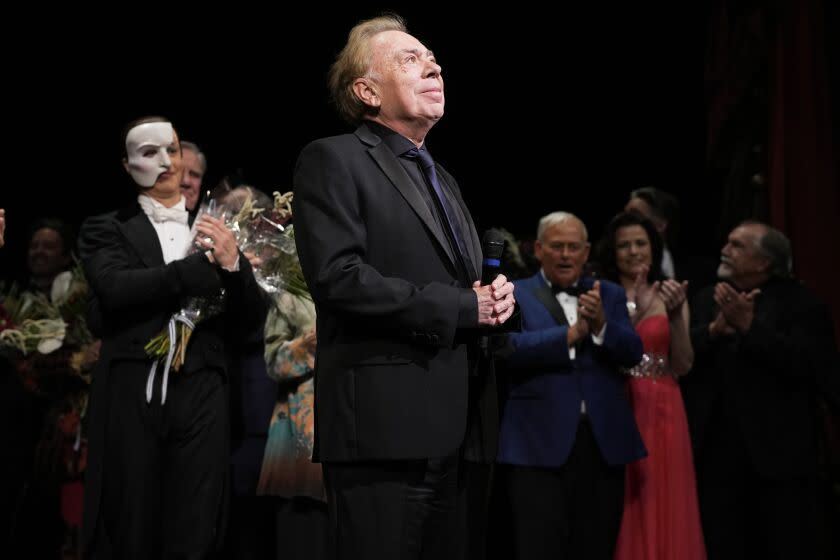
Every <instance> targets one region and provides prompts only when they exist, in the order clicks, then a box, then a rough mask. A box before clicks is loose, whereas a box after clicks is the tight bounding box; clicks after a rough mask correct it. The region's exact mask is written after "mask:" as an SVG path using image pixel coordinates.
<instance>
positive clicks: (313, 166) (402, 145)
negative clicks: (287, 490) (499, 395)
mask: <svg viewBox="0 0 840 560" xmlns="http://www.w3.org/2000/svg"><path fill="white" fill-rule="evenodd" d="M410 147H413V146H412V145H411V144H410V142H409V141H408V140H407V139H405V138H402V137H400V136H398V135H396V133H394V132H393V131H390V130H388V129H386V128H385V127H382V126H380V125H377V124H373V123H369V124H363V125H362V126H360V127H359V128H358V129H357V130H356V131H355V133H354V134H345V135H342V136H336V137H331V138H324V139H320V140H317V141H315V142H313V143H311V144H309V145H308V146H306V147H305V148H304V149H303V151H302V152H301V154H300V156H299V159H298V162H297V167H296V172H295V180H294V195H295V197H294V201H293V206H294V216H295V224H296V226H295V228H296V242H297V247H298V253H299V256H300V263H301V267H302V269H303V273H304V276H305V278H306V281H307V285H308V286H309V289H310V291H311V293H312V298H313V300H314V302H315V306H316V310H317V332H318V347H317V351H316V357H315V451H314V453H315V457H316V460H320V461H321V462H323V463H324V464H325V481H326V484H327V490H328V496H329V504H330V508H331V515H333V516H334V518H335V516H336V515H339V513H337V512H336V511H335V507H336V505H335V504H336V501H337V500H342V501H343V500H348V501H343V502H342V503H343V504H345V505H346V504H348V503H349V505H347V507H348V508H351V509H352V507H353V503H351V502H352V499H350V498H348V497H347V495H346V494H347V493H346V492H344V491H345V490H347V488H349V487H351V486H352V487H354V488H355V487H356V486H357V485H358V484H360V483H361V482H362V481H364V482H365V483H366V484H368V488H371V489H373V490H371V493H377V492H379V490H376V489H377V488H381V487H382V486H383V485H385V484H386V483H385V480H386V479H389V480H392V481H393V482H395V484H398V485H399V486H398V487H399V488H405V486H404V485H409V486H410V485H411V484H413V482H412V481H417V480H421V481H422V480H424V477H425V479H434V480H436V481H440V479H442V478H443V479H445V478H446V476H438V475H439V474H440V473H441V472H445V473H449V474H451V475H452V476H449V478H450V479H454V478H456V477H457V472H454V471H452V470H447V469H453V468H455V469H456V470H457V467H454V466H455V465H456V464H457V463H458V460H459V458H460V456H461V454H462V453H466V454H467V455H470V456H471V457H472V458H474V459H475V460H485V461H492V458H493V455H494V453H495V437H496V434H495V433H493V434H492V435H491V436H488V435H486V434H487V433H489V432H491V431H493V432H494V431H495V430H494V426H495V424H494V423H493V418H492V416H493V414H497V413H496V411H495V410H493V408H494V407H487V406H480V405H478V404H477V403H473V405H472V406H470V404H469V402H470V396H469V386H470V385H471V384H472V385H473V386H474V387H473V388H474V392H473V394H480V393H482V392H485V387H484V386H485V381H486V380H487V379H488V377H487V372H486V370H485V371H482V372H480V375H479V372H477V371H476V367H477V363H478V360H477V356H478V353H479V348H478V344H477V343H478V339H479V336H478V334H479V329H478V328H477V327H478V324H477V320H478V309H477V298H476V296H475V293H474V292H473V290H471V289H470V286H471V284H472V282H473V281H474V280H476V279H478V278H479V270H478V264H480V263H481V245H480V241H479V238H478V234H477V233H476V231H475V226H474V224H473V221H472V218H471V217H470V214H469V211H468V210H467V208H466V205H465V204H464V201H463V199H462V197H461V193H460V190H459V188H458V185H457V183H456V181H455V179H454V178H453V177H452V176H451V175H450V174H449V173H447V172H446V170H445V169H444V168H443V167H441V166H440V165H436V166H435V170H436V173H437V177H438V178H439V180H440V186H441V187H442V189H441V190H442V194H443V196H445V197H447V202H448V205H449V207H450V208H451V209H453V214H454V215H453V216H451V218H452V219H453V220H457V221H458V224H457V226H458V229H459V230H460V232H461V233H462V234H463V237H464V239H463V242H464V243H463V245H464V249H465V253H466V254H458V253H457V252H456V251H458V249H456V247H457V246H458V245H457V244H456V243H454V242H453V241H452V239H451V238H450V237H448V235H447V230H446V227H447V226H446V223H445V221H444V220H445V216H444V215H443V214H442V213H436V211H435V204H433V202H434V200H433V198H432V196H433V195H432V194H431V190H426V185H425V184H424V183H423V178H422V175H420V168H419V167H418V166H417V164H416V163H414V162H408V163H406V162H405V161H402V160H401V159H400V158H399V156H400V154H401V153H402V152H403V151H404V149H408V148H410ZM470 372H472V373H474V374H476V375H474V376H472V381H471V380H470V379H471V376H470ZM492 387H494V385H492ZM489 392H490V393H493V395H492V399H493V401H494V404H495V394H494V393H495V391H489ZM468 409H472V410H474V411H475V412H476V414H475V415H473V416H472V417H471V418H470V419H469V420H468ZM484 414H487V415H488V417H487V418H484V419H483V420H482V421H476V420H475V417H476V416H477V415H484ZM496 421H497V419H496ZM468 425H469V426H470V427H471V428H474V429H480V430H483V431H484V435H474V434H472V435H470V436H469V437H468V436H467V431H468ZM465 440H466V441H468V442H470V444H469V445H468V449H466V450H463V449H462V448H463V446H464V442H465ZM433 463H434V465H433V466H430V465H432V464H433ZM338 478H340V479H341V480H338ZM351 479H352V481H351ZM337 487H340V488H339V489H338V490H336V488H337ZM399 492H402V490H398V491H397V494H395V495H387V496H386V494H387V492H385V491H384V490H383V491H382V492H381V493H378V494H376V496H373V497H371V498H370V499H371V501H370V502H369V503H370V504H374V503H375V504H377V505H376V506H374V507H368V508H367V509H365V508H364V507H363V508H360V510H359V514H358V516H355V517H354V519H353V520H352V523H354V524H359V527H362V525H363V524H367V523H369V525H366V526H364V527H363V528H362V529H361V531H359V532H356V533H354V534H353V535H348V534H342V535H341V536H340V538H341V539H343V545H342V547H343V549H344V551H345V552H346V553H349V554H350V556H351V557H355V556H353V554H356V555H357V556H358V557H366V558H371V557H382V558H389V557H396V555H399V554H403V553H404V551H405V550H406V547H405V546H404V545H405V543H402V544H401V543H400V542H386V541H389V540H390V539H392V538H395V539H397V541H399V538H400V533H401V532H402V529H400V528H399V527H397V528H395V529H394V531H395V533H396V534H395V535H391V534H388V533H389V531H388V529H387V527H389V526H390V525H386V526H381V525H380V526H379V527H380V529H379V530H377V524H378V523H386V524H388V523H392V522H393V523H401V522H402V521H401V520H403V519H404V518H408V519H409V520H410V518H411V514H410V513H407V512H406V510H404V509H401V508H402V504H403V502H404V500H403V498H402V494H399ZM374 509H376V510H377V511H372V510H374ZM409 523H410V521H409ZM333 524H334V525H336V524H338V525H339V529H338V530H339V531H342V528H341V525H342V524H344V525H346V524H347V523H346V520H342V519H340V518H339V519H338V520H335V519H334V523H333ZM421 532H422V531H421ZM368 538H369V539H370V540H369V541H366V540H365V539H368ZM420 538H422V537H420ZM440 540H445V539H440ZM348 541H349V542H348ZM415 544H416V543H415ZM438 544H439V543H438ZM441 550H443V549H441ZM441 554H448V552H446V553H444V552H441Z"/></svg>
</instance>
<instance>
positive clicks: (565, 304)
mask: <svg viewBox="0 0 840 560" xmlns="http://www.w3.org/2000/svg"><path fill="white" fill-rule="evenodd" d="M540 274H541V275H542V277H543V280H545V283H546V284H548V287H549V288H550V287H551V282H549V281H548V278H546V277H545V272H543V271H542V270H540ZM574 285H577V282H575V284H574ZM554 297H556V298H557V302H558V303H559V304H560V307H562V308H563V313H564V314H565V315H566V321H568V323H569V327H573V326H574V325H575V323H577V322H578V298H577V296H570V295H569V294H567V293H566V292H558V293H557V295H555V296H554ZM606 330H607V323H606V322H604V325H603V326H602V327H601V330H600V331H598V334H595V333H592V334H590V336H591V337H592V343H593V344H595V345H596V346H602V345H603V344H604V332H605V331H606ZM569 359H570V360H574V359H575V347H574V346H569ZM580 412H581V414H585V413H586V402H585V401H580Z"/></svg>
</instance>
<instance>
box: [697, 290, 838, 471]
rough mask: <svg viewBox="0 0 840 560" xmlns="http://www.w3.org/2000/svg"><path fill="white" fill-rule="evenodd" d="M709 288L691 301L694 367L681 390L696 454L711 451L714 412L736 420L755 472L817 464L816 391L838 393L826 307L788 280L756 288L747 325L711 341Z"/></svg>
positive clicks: (810, 468)
mask: <svg viewBox="0 0 840 560" xmlns="http://www.w3.org/2000/svg"><path fill="white" fill-rule="evenodd" d="M713 292H714V288H713V287H710V288H708V289H706V290H704V291H702V292H700V293H699V294H698V296H697V298H696V299H695V300H694V301H693V302H692V313H691V315H692V317H691V319H692V328H691V341H692V344H693V346H694V353H695V360H694V368H693V369H692V371H691V373H690V375H688V376H686V377H685V378H683V381H682V388H683V393H684V397H685V404H686V411H687V414H688V418H689V424H690V427H691V436H692V440H693V442H694V446H695V454H696V455H697V457H698V459H699V458H701V457H702V455H703V454H706V453H714V452H715V442H714V441H710V439H709V438H707V437H706V435H707V426H708V425H709V423H710V422H711V421H713V420H714V418H713V416H715V415H719V414H723V415H724V418H730V419H734V421H735V422H736V423H737V425H736V426H735V427H736V428H737V429H739V430H740V432H741V434H742V435H743V438H744V444H745V446H746V451H747V453H748V454H749V456H750V458H751V459H752V463H753V464H754V466H755V468H756V470H757V471H758V472H759V473H760V474H762V475H763V476H766V477H769V478H784V477H790V476H800V475H811V474H813V473H814V470H815V468H816V434H817V429H816V408H815V400H816V397H817V396H818V395H823V396H829V395H830V394H832V393H834V392H836V391H837V384H838V373H837V371H836V368H835V367H834V366H833V353H834V335H833V327H832V323H831V318H830V316H829V314H828V311H827V308H826V307H825V306H824V305H822V304H820V303H819V302H818V301H817V300H816V299H815V298H814V297H813V295H811V293H810V292H808V291H807V290H806V289H805V288H804V287H803V286H802V285H800V284H799V283H798V282H796V281H794V280H771V281H770V282H768V283H767V284H765V285H764V286H762V288H761V293H760V294H759V295H758V296H757V299H756V304H755V315H754V320H753V324H752V326H751V328H750V329H749V331H748V332H747V333H745V334H743V335H735V336H733V337H723V338H718V339H716V340H712V339H710V337H709V329H708V327H709V323H710V322H711V321H712V320H713V319H714V317H715V315H716V313H717V309H716V307H715V304H714V301H713V299H712V294H713Z"/></svg>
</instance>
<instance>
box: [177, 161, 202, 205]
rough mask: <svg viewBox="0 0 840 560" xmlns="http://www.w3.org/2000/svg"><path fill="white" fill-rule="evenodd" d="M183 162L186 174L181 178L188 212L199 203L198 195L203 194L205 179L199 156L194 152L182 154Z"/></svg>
mask: <svg viewBox="0 0 840 560" xmlns="http://www.w3.org/2000/svg"><path fill="white" fill-rule="evenodd" d="M181 161H182V164H183V168H184V174H183V176H182V177H181V194H183V195H184V199H186V203H187V210H193V209H194V208H195V205H196V204H197V203H198V195H199V193H200V192H201V179H202V178H203V177H204V169H203V167H202V165H201V160H200V159H198V154H196V153H195V152H194V151H192V150H183V151H182V152H181Z"/></svg>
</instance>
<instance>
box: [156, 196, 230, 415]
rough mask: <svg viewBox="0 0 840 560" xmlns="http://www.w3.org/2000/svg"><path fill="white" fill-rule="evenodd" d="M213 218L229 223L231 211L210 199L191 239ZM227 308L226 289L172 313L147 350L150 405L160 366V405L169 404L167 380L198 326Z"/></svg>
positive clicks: (188, 301)
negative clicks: (202, 223) (205, 218)
mask: <svg viewBox="0 0 840 560" xmlns="http://www.w3.org/2000/svg"><path fill="white" fill-rule="evenodd" d="M205 214H208V215H210V216H213V217H216V218H220V219H222V220H226V216H227V215H229V209H227V208H225V207H224V205H222V204H220V203H219V201H217V200H216V199H210V200H209V201H208V202H205V203H202V205H201V206H200V207H199V210H198V214H197V215H196V219H195V221H194V222H193V227H192V230H191V231H190V236H189V238H190V239H195V237H196V235H197V232H196V224H197V223H198V221H199V219H200V218H201V216H203V215H205ZM198 251H204V249H203V248H202V247H201V246H200V245H199V244H198V243H192V244H191V245H190V248H189V250H188V251H187V255H191V254H193V253H196V252H198ZM223 305H224V289H222V290H220V292H219V293H218V294H217V295H215V296H212V297H197V296H193V297H190V298H187V299H186V300H185V301H184V305H183V307H181V310H180V311H178V312H177V313H173V314H172V317H170V319H169V322H168V323H167V325H166V327H165V328H164V329H163V330H162V331H161V332H160V333H158V335H157V336H155V337H154V338H152V339H151V340H150V341H149V342H148V343H146V346H145V347H144V349H145V350H146V354H147V355H149V356H150V357H152V358H153V360H154V361H153V363H152V367H151V369H150V370H149V377H148V379H147V382H146V402H151V400H152V391H153V387H154V380H155V375H156V373H157V368H158V365H161V366H163V386H162V388H161V402H162V403H165V402H166V389H167V385H168V383H167V381H168V379H169V371H170V369H171V370H174V371H178V370H180V369H181V366H183V365H184V360H185V358H186V354H187V345H188V344H189V342H190V337H191V336H192V333H193V331H194V330H195V327H196V325H198V323H200V322H201V321H202V320H204V319H206V318H207V317H212V316H213V315H216V314H218V313H220V312H221V310H222V307H223Z"/></svg>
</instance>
